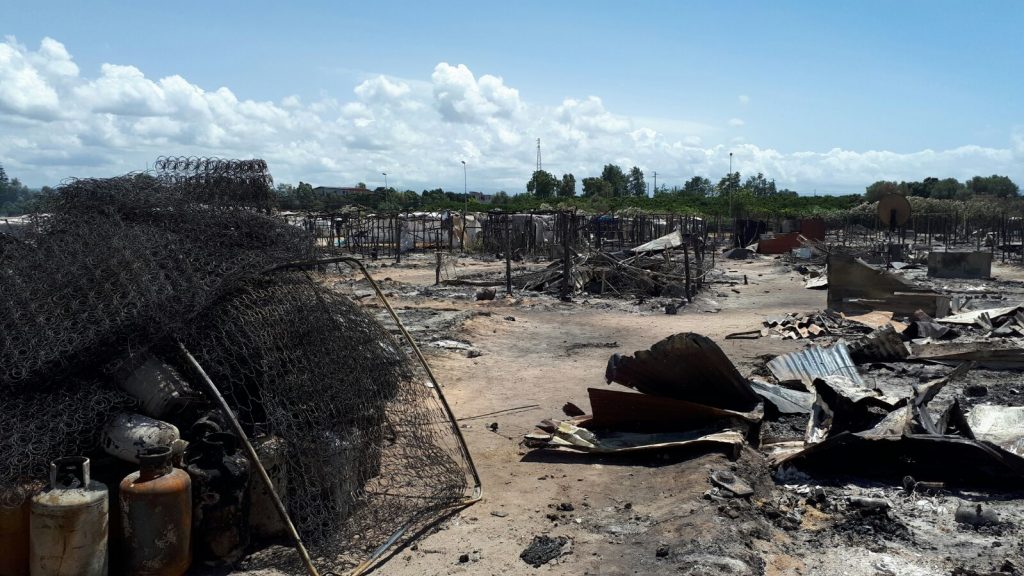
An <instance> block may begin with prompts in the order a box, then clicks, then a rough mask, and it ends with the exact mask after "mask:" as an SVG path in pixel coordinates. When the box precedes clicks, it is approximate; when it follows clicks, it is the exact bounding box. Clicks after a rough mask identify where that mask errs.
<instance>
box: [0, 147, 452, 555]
mask: <svg viewBox="0 0 1024 576" xmlns="http://www.w3.org/2000/svg"><path fill="white" fill-rule="evenodd" d="M271 183H272V181H271V179H270V176H269V174H268V173H267V172H266V165H265V163H263V162H262V161H261V160H251V161H229V160H220V159H199V158H161V159H159V160H158V162H157V171H156V172H155V173H138V174H129V175H125V176H121V177H117V178H109V179H93V180H71V181H68V182H66V183H65V184H64V185H62V186H61V187H60V188H58V189H57V190H56V191H55V192H54V193H53V194H52V195H50V196H47V197H45V198H43V199H41V201H40V204H39V206H38V210H37V212H36V213H35V214H34V215H33V218H32V222H33V224H32V226H31V229H30V230H29V232H28V233H27V234H26V235H25V237H24V238H23V239H20V240H19V241H15V242H5V243H3V244H0V334H2V336H0V395H2V398H3V401H2V402H0V496H2V495H6V496H7V500H10V499H11V498H13V497H15V495H18V494H21V493H23V487H24V486H25V485H26V483H28V482H30V481H33V480H39V479H41V478H44V477H45V470H46V469H47V466H48V463H49V461H50V460H52V459H54V458H56V457H59V456H64V455H69V454H89V453H90V451H96V450H97V449H98V445H99V440H100V435H101V432H102V429H103V426H104V424H105V423H106V422H107V421H108V420H109V419H110V417H111V416H112V415H113V414H116V413H117V412H121V411H124V410H131V409H132V408H133V405H134V401H133V399H132V398H131V397H129V396H128V395H127V394H125V393H124V392H122V391H121V390H120V389H119V388H118V387H117V385H116V380H117V378H116V374H118V373H119V372H120V371H121V370H122V369H123V368H124V367H126V366H130V365H132V363H133V362H134V361H135V358H136V357H137V356H138V355H139V354H142V353H145V354H156V355H157V356H159V357H160V358H161V360H162V361H164V362H166V363H168V364H170V365H174V366H176V367H177V368H179V370H180V371H181V372H182V373H183V374H188V373H189V371H188V369H187V368H186V364H185V363H184V362H183V360H182V359H181V358H180V357H178V356H176V354H175V350H176V344H177V343H179V342H180V343H182V344H184V346H185V347H186V348H187V349H188V350H189V351H190V352H191V353H192V354H193V355H194V356H195V357H196V358H197V359H198V361H199V363H200V364H201V365H202V366H203V368H204V369H205V370H206V372H207V373H208V374H209V375H210V377H211V378H212V379H213V381H214V383H215V384H216V385H217V386H218V387H220V388H221V391H222V392H223V394H224V396H225V397H226V398H227V400H228V402H229V404H230V406H231V408H232V411H233V412H234V413H235V414H236V416H237V417H238V419H239V420H240V422H241V423H242V425H243V428H244V429H245V430H247V431H249V432H255V431H257V430H259V431H260V432H261V433H266V434H270V435H272V436H275V437H277V438H279V439H281V440H282V441H283V444H284V446H285V447H286V450H285V453H286V460H287V465H286V467H285V469H286V471H287V478H288V482H287V493H286V494H283V496H284V499H285V500H286V504H287V506H288V509H289V513H290V516H291V517H292V520H293V521H294V522H295V524H296V526H297V528H298V530H299V532H300V534H301V536H302V537H303V539H304V540H306V543H307V545H308V546H309V547H310V550H311V552H312V553H313V555H314V557H315V558H316V560H317V562H318V563H319V565H320V567H321V569H327V570H333V571H342V570H346V569H349V568H352V567H354V566H355V565H357V564H359V563H361V562H363V561H366V560H367V559H368V558H371V557H373V556H376V555H377V554H379V553H381V552H382V551H383V549H386V548H387V546H388V545H389V544H393V543H394V542H395V541H396V540H398V539H399V537H400V536H402V535H406V536H407V535H409V534H411V530H413V529H415V528H416V527H422V526H423V525H424V524H425V523H427V522H429V521H430V520H432V519H436V518H438V517H439V516H440V515H441V514H443V513H444V512H446V511H448V510H450V509H451V508H452V506H457V505H458V504H460V503H462V502H464V501H465V499H466V496H467V490H468V488H469V481H468V478H469V474H470V469H469V464H468V454H467V453H466V452H465V446H464V444H462V443H461V439H460V438H459V436H458V432H457V429H456V428H455V425H454V423H453V422H452V420H451V416H450V413H449V412H448V411H447V410H445V408H444V406H443V404H442V403H441V402H439V391H438V390H437V389H436V388H435V387H433V385H432V384H431V379H429V378H427V377H425V375H424V372H423V369H422V368H421V367H419V366H417V365H416V364H415V363H413V362H411V361H410V355H409V352H410V350H409V349H407V348H406V347H405V345H404V344H399V343H398V342H397V341H396V340H395V339H394V338H393V337H392V336H391V335H390V334H389V332H388V331H387V330H386V329H384V328H383V327H382V326H381V325H380V324H379V323H378V322H377V321H376V320H374V319H373V318H372V317H371V316H370V315H369V314H367V313H366V312H364V311H363V310H362V309H361V308H360V307H359V306H358V305H356V304H354V303H353V302H352V301H350V300H349V299H348V298H346V297H344V296H341V295H339V294H336V293H334V292H332V291H331V290H330V289H329V288H327V287H326V286H325V283H323V282H322V281H321V280H322V277H323V273H324V271H325V270H326V268H325V267H316V266H314V267H311V269H307V270H300V269H297V268H294V267H283V266H284V265H286V264H288V263H292V262H297V261H309V260H311V259H315V258H316V257H317V256H318V250H317V248H316V245H315V243H314V241H313V236H312V235H311V234H310V233H309V232H308V231H306V230H304V229H303V228H301V227H298V226H293V225H291V224H289V223H287V222H286V221H285V220H284V219H281V218H277V217H275V216H273V215H272V208H273V204H272V201H273V194H272V193H271V188H270V185H271ZM307 268H310V267H307ZM318 268H319V269H318ZM275 270H276V271H275ZM197 389H199V388H198V387H197ZM208 400H209V399H203V398H202V397H201V396H200V397H198V398H196V400H195V401H194V406H193V409H191V410H186V411H183V412H182V413H181V414H179V415H178V416H176V418H177V420H175V421H173V423H174V424H176V425H177V426H178V427H179V428H180V429H181V430H182V431H183V433H185V435H186V437H187V435H188V430H189V427H190V424H192V423H194V421H195V419H196V418H198V417H199V416H200V415H201V414H203V412H204V410H206V409H208V408H209V407H210V403H209V402H208ZM253 481H258V480H257V479H256V477H255V476H254V478H253ZM262 544H263V543H259V542H257V543H255V547H254V550H255V553H254V554H253V555H252V556H250V558H249V559H248V560H247V561H246V564H247V566H253V567H261V566H274V567H277V568H280V569H283V570H285V571H287V572H296V573H298V572H302V571H303V569H302V565H301V564H300V563H298V562H297V559H296V557H295V555H294V554H287V553H285V554H275V553H268V552H266V551H260V550H259V547H260V546H261V545H262Z"/></svg>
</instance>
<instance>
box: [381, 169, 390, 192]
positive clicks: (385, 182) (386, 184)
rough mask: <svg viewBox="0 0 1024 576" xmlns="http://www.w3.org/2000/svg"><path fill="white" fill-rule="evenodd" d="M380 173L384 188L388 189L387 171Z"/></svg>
mask: <svg viewBox="0 0 1024 576" xmlns="http://www.w3.org/2000/svg"><path fill="white" fill-rule="evenodd" d="M381 174H383V175H384V190H385V191H386V190H387V189H388V173H387V172H381Z"/></svg>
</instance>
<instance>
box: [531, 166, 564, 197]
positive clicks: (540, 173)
mask: <svg viewBox="0 0 1024 576" xmlns="http://www.w3.org/2000/svg"><path fill="white" fill-rule="evenodd" d="M557 188H558V179H557V178H555V175H554V174H552V173H551V172H548V171H547V170H537V171H535V172H534V173H533V177H532V178H530V181H529V182H527V183H526V191H527V192H529V193H530V194H533V195H534V196H536V197H537V198H550V197H552V196H554V195H555V190H556V189H557Z"/></svg>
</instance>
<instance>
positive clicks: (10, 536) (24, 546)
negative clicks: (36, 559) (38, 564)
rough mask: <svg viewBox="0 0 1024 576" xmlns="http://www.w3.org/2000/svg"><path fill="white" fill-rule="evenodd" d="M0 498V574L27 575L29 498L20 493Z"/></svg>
mask: <svg viewBox="0 0 1024 576" xmlns="http://www.w3.org/2000/svg"><path fill="white" fill-rule="evenodd" d="M11 500H12V501H11V502H5V501H3V500H0V576H28V510H29V500H28V498H27V497H25V496H24V495H22V494H17V495H15V496H14V497H12V498H11Z"/></svg>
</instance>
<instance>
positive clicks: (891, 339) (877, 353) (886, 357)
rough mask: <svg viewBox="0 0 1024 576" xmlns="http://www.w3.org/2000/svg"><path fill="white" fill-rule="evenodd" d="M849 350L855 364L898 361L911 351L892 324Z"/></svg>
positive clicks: (875, 331)
mask: <svg viewBox="0 0 1024 576" xmlns="http://www.w3.org/2000/svg"><path fill="white" fill-rule="evenodd" d="M849 350H850V357H851V358H852V359H853V360H854V361H855V362H890V361H898V360H903V359H904V358H906V357H907V356H909V355H910V351H909V350H907V346H906V345H905V344H904V343H903V340H902V339H901V338H900V335H899V334H897V333H896V328H895V327H894V326H893V325H892V324H885V325H883V326H882V327H881V328H878V329H876V330H874V331H873V332H871V333H870V334H868V335H867V336H865V337H863V338H860V339H858V340H855V341H854V342H852V343H850V345H849Z"/></svg>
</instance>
